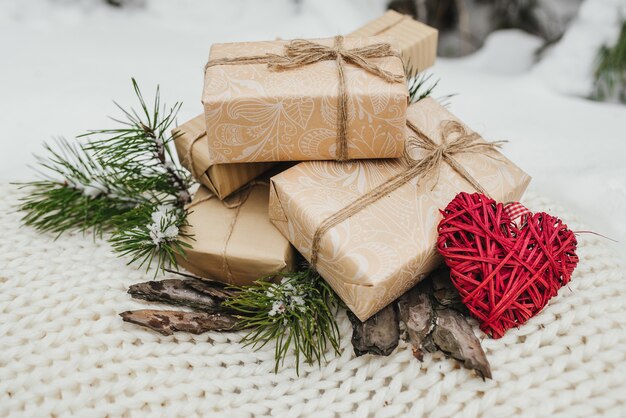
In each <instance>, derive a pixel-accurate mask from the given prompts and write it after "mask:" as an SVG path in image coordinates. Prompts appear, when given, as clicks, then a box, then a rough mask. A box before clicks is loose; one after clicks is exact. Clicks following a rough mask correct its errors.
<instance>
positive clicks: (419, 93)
mask: <svg viewBox="0 0 626 418" xmlns="http://www.w3.org/2000/svg"><path fill="white" fill-rule="evenodd" d="M404 72H405V74H406V83H407V87H408V89H409V104H413V103H417V102H419V101H420V100H422V99H425V98H426V97H432V94H433V91H434V90H435V88H436V87H437V86H438V85H439V79H436V80H433V74H432V73H424V72H420V71H419V70H418V69H417V68H416V67H414V66H413V65H412V64H411V63H408V64H407V65H406V66H405V68H404ZM452 97H454V94H448V95H445V96H443V97H440V98H438V99H437V101H438V102H440V103H441V104H442V105H443V106H447V105H448V104H449V102H450V99H451V98H452Z"/></svg>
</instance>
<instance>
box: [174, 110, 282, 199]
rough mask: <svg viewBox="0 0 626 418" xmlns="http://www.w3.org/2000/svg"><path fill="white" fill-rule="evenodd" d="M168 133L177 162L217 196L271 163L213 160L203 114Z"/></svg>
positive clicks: (227, 192) (229, 192)
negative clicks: (216, 162) (228, 162)
mask: <svg viewBox="0 0 626 418" xmlns="http://www.w3.org/2000/svg"><path fill="white" fill-rule="evenodd" d="M172 135H173V136H174V145H175V147H176V152H177V154H178V159H179V160H180V162H181V163H182V164H183V166H184V167H185V168H186V169H187V170H189V171H190V172H191V173H192V175H193V176H194V178H195V179H196V180H197V181H198V182H199V183H201V184H203V185H204V186H205V187H206V188H207V189H209V190H210V191H211V192H213V193H214V194H215V195H216V196H217V197H218V198H219V199H220V200H222V199H224V198H226V197H227V196H228V195H230V194H231V193H233V192H235V191H236V190H238V189H239V188H241V187H242V186H244V185H246V184H248V183H249V182H250V181H251V180H253V179H255V178H257V177H258V176H259V175H261V174H262V173H264V172H265V171H267V170H269V169H270V168H272V167H273V166H274V164H273V163H243V164H215V162H214V161H213V159H212V158H211V154H210V153H209V145H208V139H207V136H206V127H205V122H204V115H199V116H197V117H195V118H193V119H191V120H190V121H187V122H185V123H183V124H182V125H180V126H178V127H176V128H175V129H173V130H172ZM190 151H191V152H190Z"/></svg>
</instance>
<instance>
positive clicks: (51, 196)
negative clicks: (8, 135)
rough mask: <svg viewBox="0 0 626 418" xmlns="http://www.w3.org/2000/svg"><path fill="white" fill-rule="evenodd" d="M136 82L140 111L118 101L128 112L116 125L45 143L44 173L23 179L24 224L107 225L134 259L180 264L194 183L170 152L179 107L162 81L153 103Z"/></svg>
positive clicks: (117, 246)
mask: <svg viewBox="0 0 626 418" xmlns="http://www.w3.org/2000/svg"><path fill="white" fill-rule="evenodd" d="M132 83H133V89H134V91H135V94H136V96H137V99H138V101H139V104H140V107H141V110H140V111H139V112H137V111H135V110H134V109H130V110H126V109H124V108H123V107H122V106H120V105H118V104H117V103H116V105H117V107H118V108H119V109H120V110H121V112H122V114H123V118H122V119H113V120H114V121H115V122H116V123H117V124H118V126H117V127H115V128H111V129H102V130H96V131H90V132H88V133H86V134H84V135H81V136H80V137H79V138H86V140H84V141H81V142H70V141H68V140H65V139H61V140H58V141H57V144H56V146H50V145H46V150H47V154H46V155H45V156H44V157H41V158H38V167H39V172H40V174H41V176H42V179H41V180H38V181H34V182H30V183H24V184H21V186H22V187H23V188H26V189H28V190H29V194H28V195H27V196H26V197H25V198H23V199H22V203H21V205H20V207H19V209H20V210H21V211H23V212H25V215H24V217H23V221H24V223H25V224H27V225H31V226H33V227H35V228H36V229H38V230H40V231H50V232H54V233H57V234H62V233H63V232H65V231H67V230H69V229H72V228H77V229H79V230H82V231H86V230H90V229H92V230H93V231H94V233H96V234H98V235H102V233H103V232H104V231H109V232H111V236H110V241H111V243H112V245H113V249H114V250H115V251H117V252H119V253H120V254H121V255H128V256H130V260H131V261H130V262H131V263H132V262H138V263H139V266H143V265H145V266H146V268H148V269H149V268H150V266H151V265H152V263H153V261H155V262H156V264H157V266H158V268H159V269H165V268H167V267H169V266H174V267H175V266H176V259H175V256H176V255H177V254H180V255H184V253H185V251H184V250H185V248H187V247H189V244H187V243H183V242H182V241H181V238H184V237H188V235H185V234H184V233H179V232H180V231H181V230H182V228H183V227H184V226H186V225H187V214H186V212H185V210H184V205H185V204H186V203H189V202H190V201H191V194H190V192H189V188H190V186H191V185H192V179H191V176H190V175H189V174H187V173H186V171H185V170H184V169H183V168H182V167H181V166H180V165H179V164H177V163H176V160H175V159H174V156H173V154H172V151H171V143H172V141H173V140H174V137H172V136H171V135H170V134H169V130H170V128H171V126H172V124H173V123H174V121H175V118H176V114H177V112H178V110H179V109H180V106H181V105H180V103H177V104H175V105H174V106H173V107H171V108H169V109H167V108H166V107H165V106H163V105H162V104H161V99H160V92H159V89H158V87H157V90H156V94H155V99H154V103H153V104H152V105H150V106H149V105H148V104H147V103H146V101H145V100H144V98H143V95H142V94H141V91H140V90H139V86H138V85H137V82H136V81H135V80H134V79H133V80H132ZM156 272H157V271H155V274H156Z"/></svg>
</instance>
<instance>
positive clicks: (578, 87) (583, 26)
mask: <svg viewBox="0 0 626 418" xmlns="http://www.w3.org/2000/svg"><path fill="white" fill-rule="evenodd" d="M624 19H626V1H625V0H586V1H585V2H583V4H582V5H581V7H580V10H579V13H578V16H577V18H576V19H575V20H574V21H573V22H572V25H571V26H570V28H569V29H568V30H567V32H566V33H565V35H564V36H563V38H562V39H561V41H560V42H559V43H558V44H557V45H555V46H554V47H553V48H552V50H550V51H549V53H548V54H546V57H545V58H544V59H543V60H542V61H541V62H540V63H538V64H537V66H536V67H535V69H534V73H535V74H536V75H537V76H538V77H539V78H541V79H542V80H543V81H544V82H545V84H546V85H548V86H549V87H550V88H552V89H554V90H556V91H558V92H561V93H566V94H572V95H577V96H589V94H590V93H591V88H592V85H593V83H592V74H593V65H594V62H595V59H596V55H597V52H598V48H600V47H601V46H602V45H612V44H614V43H615V41H616V40H617V37H618V35H619V29H620V27H621V22H622V21H623V20H624Z"/></svg>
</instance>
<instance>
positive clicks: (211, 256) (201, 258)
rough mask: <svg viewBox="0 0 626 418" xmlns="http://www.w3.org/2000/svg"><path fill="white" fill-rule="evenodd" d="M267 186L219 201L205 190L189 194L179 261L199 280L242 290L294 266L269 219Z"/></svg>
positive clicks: (292, 255) (286, 244)
mask: <svg viewBox="0 0 626 418" xmlns="http://www.w3.org/2000/svg"><path fill="white" fill-rule="evenodd" d="M268 187H269V186H268V184H267V183H265V184H263V183H258V184H253V185H251V186H250V188H248V189H244V190H242V191H241V192H239V193H237V194H235V195H233V196H232V197H230V198H228V199H227V200H226V201H220V200H218V199H216V198H215V197H214V198H212V199H209V200H206V201H202V200H203V199H206V198H208V197H209V196H212V193H211V192H210V191H209V190H207V189H206V188H205V187H202V186H201V187H200V188H199V189H198V192H197V193H196V195H195V196H194V199H193V201H192V203H191V205H192V206H191V207H190V208H189V211H190V212H191V213H190V214H189V217H188V221H189V225H190V226H189V227H187V229H186V230H185V232H187V233H190V234H192V235H193V239H191V238H186V239H185V241H186V242H187V243H189V244H190V245H191V246H192V248H186V249H185V253H186V254H185V255H186V258H183V257H182V256H177V261H178V263H179V264H180V265H181V266H182V267H184V268H185V269H187V270H189V271H190V272H191V273H193V274H196V275H198V276H200V277H205V278H211V279H215V280H219V281H221V282H225V283H229V284H233V285H238V286H244V285H250V284H252V283H253V282H254V281H255V280H258V279H260V278H262V277H264V276H269V275H272V274H274V273H278V272H282V271H291V270H293V268H294V264H295V259H296V252H295V249H294V248H293V247H292V246H291V244H290V243H289V241H287V239H286V238H285V237H284V236H282V235H281V233H280V232H279V231H278V230H277V229H276V227H274V225H272V223H271V222H270V220H269V217H268V213H267V207H268V199H269V193H268Z"/></svg>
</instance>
